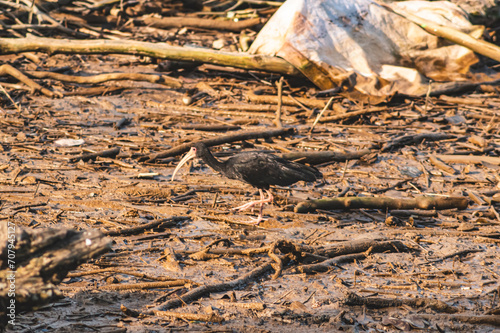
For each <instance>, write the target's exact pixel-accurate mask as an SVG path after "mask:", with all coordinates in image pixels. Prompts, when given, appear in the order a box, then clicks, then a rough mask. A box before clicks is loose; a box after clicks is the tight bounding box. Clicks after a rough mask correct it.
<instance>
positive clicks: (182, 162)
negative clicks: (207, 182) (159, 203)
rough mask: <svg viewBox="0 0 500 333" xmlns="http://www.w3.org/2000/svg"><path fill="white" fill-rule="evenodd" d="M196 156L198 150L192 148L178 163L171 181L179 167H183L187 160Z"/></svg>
mask: <svg viewBox="0 0 500 333" xmlns="http://www.w3.org/2000/svg"><path fill="white" fill-rule="evenodd" d="M195 157H196V150H195V149H193V148H191V150H190V151H189V152H188V153H187V154H186V155H184V157H183V158H182V159H181V161H180V162H179V164H177V166H176V167H175V170H174V173H173V174H172V179H171V180H170V181H174V177H175V174H176V173H177V171H179V169H180V168H182V166H183V165H184V164H186V162H187V161H189V160H190V159H192V158H195Z"/></svg>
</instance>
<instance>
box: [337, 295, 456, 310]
mask: <svg viewBox="0 0 500 333" xmlns="http://www.w3.org/2000/svg"><path fill="white" fill-rule="evenodd" d="M343 303H344V304H345V305H350V306H366V307H367V308H369V309H382V308H391V307H399V306H402V305H408V306H411V307H414V308H423V307H428V308H431V309H432V310H434V311H437V312H446V313H455V312H458V309H457V308H455V307H453V306H450V305H448V304H446V303H445V302H442V301H440V300H437V299H429V298H403V297H399V298H383V297H362V296H359V295H357V294H355V293H348V294H347V295H346V296H345V298H344V300H343Z"/></svg>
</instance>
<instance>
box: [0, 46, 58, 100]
mask: <svg viewBox="0 0 500 333" xmlns="http://www.w3.org/2000/svg"><path fill="white" fill-rule="evenodd" d="M0 48H1V45H0ZM6 75H9V76H12V77H13V78H15V79H17V80H19V81H21V82H22V83H24V84H25V85H27V86H28V87H30V88H31V90H32V92H34V91H40V92H41V93H42V94H44V95H45V96H48V97H54V96H56V95H57V94H56V93H55V92H53V91H50V90H49V89H47V88H44V87H42V86H41V85H39V84H38V83H36V82H35V81H33V80H31V79H30V78H28V77H27V76H26V75H24V74H23V73H21V72H20V71H19V70H17V69H16V68H14V67H12V66H11V65H2V66H0V76H6ZM58 97H62V95H59V96H58Z"/></svg>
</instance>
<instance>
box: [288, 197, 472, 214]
mask: <svg viewBox="0 0 500 333" xmlns="http://www.w3.org/2000/svg"><path fill="white" fill-rule="evenodd" d="M468 204H469V202H468V200H467V198H465V197H431V196H419V197H416V198H409V199H399V198H387V197H344V198H329V199H318V200H307V201H303V202H301V203H299V204H298V205H297V206H296V207H295V209H294V210H295V212H296V213H308V212H314V211H315V210H316V209H322V210H334V209H344V210H347V209H359V208H368V209H381V210H384V211H385V210H387V209H424V210H432V209H436V210H443V209H452V208H457V209H466V208H467V206H468Z"/></svg>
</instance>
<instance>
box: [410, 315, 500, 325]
mask: <svg viewBox="0 0 500 333" xmlns="http://www.w3.org/2000/svg"><path fill="white" fill-rule="evenodd" d="M418 316H419V317H420V318H422V319H426V320H439V321H443V320H455V321H460V322H463V323H468V324H473V325H491V326H497V327H500V316H499V315H485V316H473V315H460V314H448V315H445V314H439V315H433V314H419V315H418Z"/></svg>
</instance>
